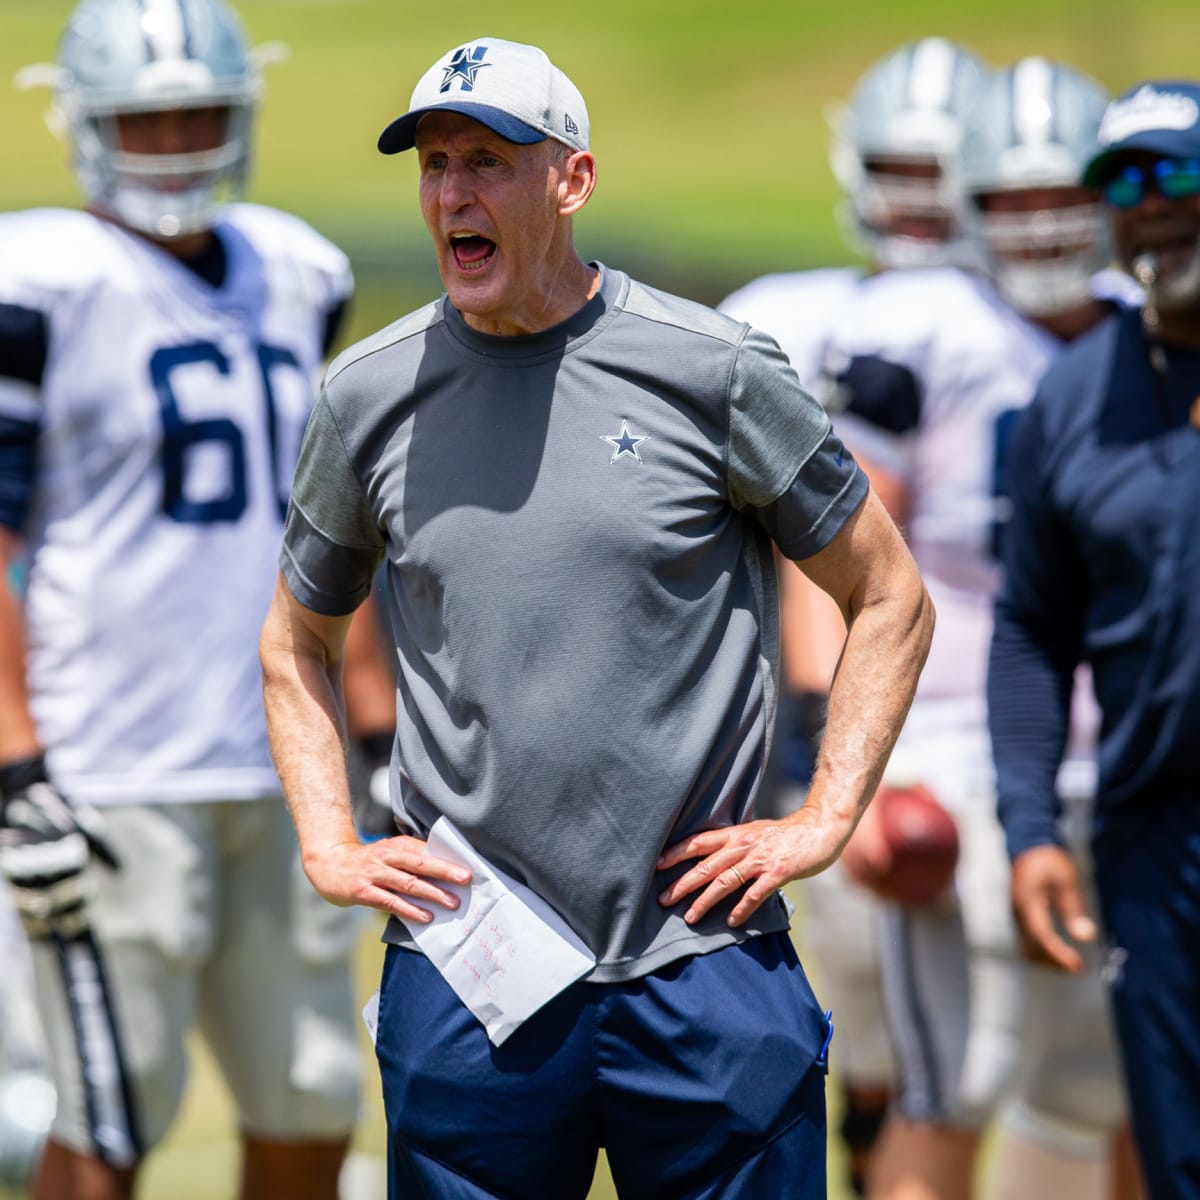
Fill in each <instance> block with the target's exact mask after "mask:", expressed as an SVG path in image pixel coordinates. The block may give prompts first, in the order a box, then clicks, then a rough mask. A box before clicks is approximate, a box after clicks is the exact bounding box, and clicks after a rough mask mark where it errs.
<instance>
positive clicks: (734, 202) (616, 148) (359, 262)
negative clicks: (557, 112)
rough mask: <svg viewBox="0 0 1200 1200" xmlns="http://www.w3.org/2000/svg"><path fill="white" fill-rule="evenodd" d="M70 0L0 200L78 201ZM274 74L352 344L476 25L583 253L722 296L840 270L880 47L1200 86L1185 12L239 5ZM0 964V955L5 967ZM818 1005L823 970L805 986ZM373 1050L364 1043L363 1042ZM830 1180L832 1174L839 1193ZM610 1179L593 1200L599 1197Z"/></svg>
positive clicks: (186, 1129)
mask: <svg viewBox="0 0 1200 1200" xmlns="http://www.w3.org/2000/svg"><path fill="white" fill-rule="evenodd" d="M72 7H73V5H72V3H71V2H70V0H0V114H2V115H3V121H2V127H3V148H2V149H0V210H6V209H16V208H26V207H32V206H41V205H65V206H73V205H75V204H76V203H77V192H76V189H75V185H74V180H73V177H72V175H71V173H70V170H69V165H68V161H67V149H66V144H65V143H64V142H61V141H58V140H56V139H55V138H53V137H52V136H51V135H50V133H49V132H48V130H47V128H46V126H45V124H44V122H43V120H42V117H43V114H44V113H45V111H46V108H47V107H48V95H47V93H45V92H44V91H34V92H24V93H18V92H16V91H15V90H13V89H11V88H10V87H9V85H8V81H9V80H11V78H12V76H13V74H14V72H15V71H16V70H17V69H18V68H19V67H21V66H24V65H26V64H28V63H32V62H47V61H50V60H52V59H53V58H54V55H55V50H56V44H57V38H58V34H59V31H60V30H61V28H62V25H63V23H64V22H65V19H66V17H67V15H68V13H69V12H70V10H71V8H72ZM238 7H239V11H240V12H241V14H242V17H243V19H244V21H245V23H246V25H247V27H248V29H249V31H250V34H251V37H252V40H253V41H254V42H255V43H262V42H268V41H280V42H283V43H285V44H286V45H287V47H288V48H289V51H290V56H289V58H288V59H287V61H285V62H282V63H280V64H279V65H276V66H274V67H271V68H270V69H269V70H268V75H267V82H268V91H267V96H266V99H265V102H264V106H263V110H262V113H261V116H260V120H259V124H258V135H257V153H256V157H255V169H254V172H253V175H252V179H251V187H250V192H249V197H250V198H251V199H254V200H257V201H260V202H263V203H266V204H273V205H277V206H279V207H282V208H286V209H289V210H292V211H294V212H296V213H298V214H300V215H301V216H303V217H305V218H306V219H307V220H309V221H310V222H311V223H312V224H313V225H315V226H316V227H317V228H318V229H319V230H321V231H322V232H323V233H325V234H326V235H327V236H329V237H330V238H332V239H333V240H334V241H336V242H338V243H339V244H340V245H341V246H342V247H343V248H344V249H345V250H346V251H347V253H348V254H349V255H350V257H351V259H352V260H353V263H354V267H355V271H356V275H357V278H358V283H359V293H358V301H357V304H356V307H355V308H354V310H353V314H352V320H351V323H350V328H349V331H348V335H347V337H348V340H354V339H357V338H358V337H361V336H363V335H365V334H366V333H368V332H370V331H371V330H373V329H375V328H377V327H379V326H380V325H383V324H386V323H387V322H389V321H391V320H393V319H394V318H395V317H397V316H400V315H401V314H403V313H404V312H407V311H408V310H409V309H411V308H414V307H416V306H417V305H419V304H423V303H425V302H426V301H428V300H429V299H431V298H432V297H434V296H435V295H437V294H438V292H440V290H441V288H440V285H439V283H438V279H437V275H436V271H435V267H434V261H433V255H432V252H431V250H430V249H429V247H428V245H427V239H426V236H425V233H424V230H423V227H422V226H421V224H420V220H419V216H418V213H417V206H416V166H415V162H414V161H413V157H412V156H411V155H400V156H398V157H395V158H385V157H383V156H381V155H379V154H377V153H376V151H375V148H374V146H375V139H376V137H377V136H378V133H379V131H380V130H381V129H382V128H383V126H384V125H385V124H386V123H387V122H388V121H389V120H390V119H391V118H392V117H393V116H395V115H396V114H398V113H400V112H402V111H404V110H405V109H406V108H407V101H408V97H409V94H410V92H411V89H412V86H413V84H414V83H415V81H416V79H417V78H418V76H419V75H420V74H421V73H422V72H423V71H424V70H425V69H426V68H427V67H428V66H429V64H430V63H432V62H433V61H434V59H436V58H437V57H439V56H440V55H441V54H442V53H443V52H445V51H446V50H448V49H450V48H451V47H453V46H455V45H457V44H459V43H462V42H466V41H469V40H471V39H472V38H475V37H479V36H482V35H492V36H499V37H506V38H510V39H514V40H517V41H529V42H535V43H537V44H539V45H541V46H542V47H543V48H544V49H546V51H547V52H548V53H549V55H550V57H551V58H552V59H553V60H554V61H555V63H556V64H557V65H558V66H560V67H562V68H563V69H564V70H565V71H566V72H567V74H568V75H570V76H571V78H572V79H573V80H574V81H575V83H576V84H577V85H578V86H579V88H580V89H581V91H582V92H583V94H584V96H585V98H586V100H587V102H588V107H589V110H590V114H591V123H592V147H593V150H594V151H595V154H596V156H597V160H598V165H599V186H598V188H597V191H596V194H595V195H594V197H593V198H592V200H591V202H590V203H589V205H588V207H587V209H586V210H585V212H584V213H583V214H582V216H581V217H580V218H579V220H578V222H577V238H578V242H579V245H580V248H581V250H582V252H583V253H584V255H585V256H586V257H588V258H598V259H601V260H603V261H605V262H608V263H610V264H612V265H613V266H616V267H619V268H621V269H623V270H626V271H629V272H630V273H631V274H634V275H636V276H638V277H640V278H641V279H643V280H644V281H646V282H648V283H651V284H654V285H656V286H659V287H664V288H667V289H669V290H671V291H675V292H678V293H681V294H684V295H688V296H691V297H693V298H695V299H698V300H701V301H705V302H708V303H713V304H715V303H716V302H718V301H719V300H720V299H721V298H722V297H724V296H725V295H727V294H728V293H729V292H730V291H732V290H733V289H734V288H735V287H738V286H740V285H741V284H743V283H745V282H746V281H748V280H749V279H751V278H753V277H755V276H757V275H760V274H763V273H766V272H769V271H778V270H795V269H803V268H806V267H814V266H825V265H831V264H836V263H844V262H847V261H850V260H852V258H853V255H852V253H851V251H850V250H849V249H848V248H847V247H846V245H845V244H844V242H843V240H842V238H841V234H840V231H839V224H838V221H837V217H836V215H835V209H836V203H837V191H836V187H835V185H834V182H833V178H832V176H831V174H830V171H829V167H828V162H827V158H826V146H827V142H828V133H829V125H828V114H829V112H830V110H831V108H833V107H834V106H836V105H837V104H838V103H839V102H840V101H842V100H844V99H845V98H846V97H847V96H848V94H849V92H850V90H851V89H852V87H853V85H854V83H855V81H856V79H857V78H858V76H859V75H860V74H861V73H862V71H863V70H865V68H866V67H867V66H869V65H870V64H871V63H872V62H873V61H874V60H875V59H876V58H878V57H880V56H881V55H883V54H885V53H887V52H888V51H890V50H892V49H893V48H895V47H896V46H897V45H899V44H900V43H901V42H904V41H907V40H909V39H912V38H915V37H920V36H924V35H928V34H941V35H943V36H946V37H950V38H953V39H955V40H957V41H960V42H962V43H963V44H964V45H966V46H968V47H969V48H970V49H972V50H974V51H975V52H976V53H977V54H979V55H980V56H981V57H983V58H984V59H986V60H987V61H989V62H990V63H992V64H993V65H996V66H1000V65H1004V64H1006V63H1008V62H1010V61H1012V60H1013V59H1016V58H1018V57H1021V56H1024V55H1028V54H1035V53H1036V54H1044V55H1047V56H1050V57H1053V58H1058V59H1062V60H1065V61H1067V62H1069V63H1071V64H1072V65H1074V66H1076V67H1078V68H1080V69H1082V70H1084V71H1086V72H1087V73H1089V74H1091V75H1092V76H1093V77H1094V78H1095V79H1096V80H1097V81H1098V82H1099V83H1101V84H1103V85H1104V86H1106V87H1107V88H1109V89H1110V91H1119V90H1121V89H1123V88H1124V87H1126V86H1127V85H1128V84H1130V83H1132V82H1134V81H1135V80H1137V79H1139V78H1143V77H1147V76H1158V77H1171V76H1190V77H1195V76H1197V75H1200V5H1197V4H1196V3H1195V0H1005V3H1003V4H1000V3H996V2H995V0H976V3H975V4H972V5H966V4H963V3H951V2H949V0H905V2H904V3H903V4H900V3H896V2H895V0H890V2H889V0H856V2H855V3H846V2H845V0H791V2H789V0H606V2H605V3H604V4H595V5H582V4H577V3H574V4H572V3H558V4H550V3H547V2H546V0H506V2H505V3H504V4H502V5H495V4H492V3H487V4H485V3H483V2H481V0H454V2H453V3H439V2H437V0H435V2H434V3H417V2H416V0H241V2H240V4H239V5H238ZM378 932H379V924H378V923H377V922H376V921H375V920H374V918H373V917H370V916H367V917H365V918H364V932H363V938H362V943H361V947H360V952H359V984H360V990H361V1000H362V1001H363V1002H365V1001H366V999H367V997H368V995H369V994H370V992H371V990H372V989H373V988H374V983H375V979H376V977H377V975H378V969H379V961H380V947H379V945H378ZM2 969H3V964H0V970H2ZM814 982H815V983H816V986H817V989H818V994H819V991H820V984H819V976H818V978H817V979H815V980H814ZM364 1054H365V1055H366V1054H369V1047H368V1046H367V1045H366V1039H365V1033H364ZM377 1078H378V1077H377V1075H376V1074H375V1072H374V1068H373V1066H369V1067H368V1071H367V1081H368V1093H367V1097H366V1108H365V1114H364V1122H363V1126H362V1130H361V1132H360V1135H359V1139H358V1147H357V1148H358V1150H359V1153H360V1159H359V1161H358V1163H357V1165H356V1169H357V1170H358V1172H359V1184H358V1186H357V1187H356V1189H355V1196H356V1197H357V1196H359V1195H361V1196H364V1197H366V1196H378V1197H382V1195H383V1190H382V1182H381V1176H380V1175H379V1170H380V1161H381V1160H380V1159H379V1158H378V1156H379V1155H380V1154H381V1152H382V1145H383V1123H382V1115H381V1110H380V1105H379V1101H378V1097H377V1094H376V1093H377ZM229 1134H230V1130H229V1128H228V1113H227V1110H226V1108H225V1100H224V1097H223V1095H222V1092H221V1087H220V1085H219V1084H218V1083H217V1082H216V1079H215V1076H214V1074H213V1072H212V1070H211V1067H210V1065H209V1064H208V1062H207V1060H206V1059H204V1058H203V1057H201V1059H200V1061H199V1069H198V1070H197V1072H196V1074H195V1076H194V1078H193V1081H192V1086H191V1088H190V1091H189V1094H188V1100H187V1104H186V1108H185V1111H184V1114H183V1116H182V1118H181V1120H180V1122H179V1124H178V1126H177V1128H176V1130H175V1131H174V1133H173V1134H172V1136H171V1139H170V1140H169V1142H168V1143H167V1145H166V1146H165V1147H164V1148H163V1149H162V1151H160V1153H159V1154H158V1155H156V1156H155V1158H154V1159H152V1160H151V1165H150V1168H149V1169H148V1171H147V1176H146V1180H145V1186H144V1188H143V1191H142V1200H222V1198H224V1197H229V1196H232V1195H233V1194H234V1183H233V1180H234V1178H235V1169H236V1164H235V1162H234V1154H235V1146H234V1141H233V1139H232V1138H231V1137H230V1136H229ZM840 1178H841V1172H840V1169H839V1168H838V1164H837V1163H836V1162H834V1163H831V1195H832V1196H834V1197H840V1196H842V1194H843V1193H841V1192H840V1191H839V1186H840ZM612 1195H613V1193H612V1190H611V1185H610V1184H609V1183H608V1182H607V1179H606V1178H605V1176H604V1172H603V1171H602V1172H601V1174H600V1175H599V1176H598V1177H597V1183H596V1187H595V1189H594V1192H593V1197H594V1200H602V1198H607V1197H611V1196H612Z"/></svg>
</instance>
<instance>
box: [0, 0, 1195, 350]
mask: <svg viewBox="0 0 1200 1200" xmlns="http://www.w3.org/2000/svg"><path fill="white" fill-rule="evenodd" d="M71 8H72V4H71V3H70V0H0V112H2V113H3V116H4V120H3V129H4V145H3V150H2V151H0V209H7V208H24V207H28V206H32V205H44V204H64V205H72V204H74V203H75V202H76V195H77V193H76V191H75V187H74V181H73V179H72V177H71V174H70V171H69V169H68V164H67V157H66V147H65V144H64V143H62V142H59V141H57V140H55V139H54V138H53V137H51V136H50V134H49V132H48V131H47V130H46V127H45V125H44V123H43V121H42V114H43V113H44V112H45V109H46V107H47V93H46V92H45V91H44V90H39V91H34V92H24V93H18V92H15V91H13V90H12V89H11V88H10V87H9V86H8V81H9V80H11V78H12V75H13V72H14V71H16V69H17V68H18V67H21V66H23V65H25V64H26V63H30V62H37V61H48V60H50V59H52V58H53V57H54V53H55V47H56V42H57V37H58V33H59V30H60V29H61V27H62V24H63V22H64V20H65V18H66V16H67V14H68V13H69V12H70V10H71ZM239 10H240V12H241V14H242V16H243V18H244V20H245V23H246V25H247V26H248V28H249V31H250V34H251V36H252V39H253V40H254V41H255V42H256V43H261V42H266V41H275V40H278V41H281V42H284V43H286V45H287V46H288V47H289V49H290V52H291V53H290V58H289V59H288V61H287V62H284V63H281V64H279V65H277V66H274V67H271V68H269V70H268V73H267V83H268V92H267V96H266V100H265V103H264V106H263V110H262V114H261V118H260V121H259V126H258V139H257V145H258V149H257V155H256V160H255V163H256V165H255V170H254V173H253V176H252V180H251V190H250V195H251V197H252V198H253V199H255V200H259V201H262V202H263V203H267V204H275V205H279V206H281V207H284V208H290V209H293V210H295V211H296V212H298V213H299V214H301V215H302V216H304V217H306V218H307V219H308V220H309V221H311V222H312V223H313V224H314V225H316V226H317V228H318V229H320V230H321V231H322V232H323V233H325V234H326V235H328V236H329V237H331V238H333V239H334V240H335V241H337V242H338V243H339V244H340V245H342V246H343V247H344V248H345V249H346V251H347V252H348V253H349V254H350V256H351V258H352V259H353V260H354V265H355V268H356V271H357V274H358V279H359V284H360V301H359V304H358V307H357V309H356V312H355V316H354V321H353V324H352V326H351V329H350V336H351V337H352V338H354V337H357V336H360V335H361V334H363V333H366V332H368V331H370V330H371V329H373V328H376V327H377V326H379V325H381V324H385V323H387V322H388V321H390V320H391V319H393V317H395V316H398V315H400V314H402V313H403V312H406V311H407V310H408V309H410V308H412V307H415V306H416V305H417V304H420V303H424V302H425V301H426V300H428V299H430V298H431V297H432V296H434V295H436V294H437V293H438V292H439V291H440V287H439V284H438V281H437V276H436V272H435V270H434V264H433V257H432V253H431V251H430V250H429V249H428V247H427V245H426V238H425V234H424V230H423V228H422V227H421V226H420V223H419V218H418V215H417V206H416V168H415V163H414V162H413V160H412V156H406V155H400V156H397V157H394V158H385V157H383V156H382V155H379V154H377V153H376V151H375V148H374V147H375V139H376V137H377V136H378V134H379V131H380V130H381V129H382V128H383V126H384V125H385V124H386V123H387V122H388V121H389V120H390V119H391V118H392V117H393V116H395V115H397V114H398V113H400V112H403V111H404V110H405V109H406V108H407V101H408V97H409V94H410V92H411V90H412V86H413V84H414V83H415V82H416V80H417V78H418V76H419V75H420V74H421V73H422V72H423V71H424V70H425V68H426V67H428V66H429V64H430V63H432V62H433V61H434V59H436V58H437V57H439V56H440V55H441V54H442V53H443V52H445V51H446V50H448V49H450V48H451V47H452V46H454V45H455V44H457V43H459V42H464V41H469V40H470V39H471V38H473V37H478V36H482V35H491V36H499V37H507V38H511V39H514V40H517V41H531V42H536V43H538V44H540V45H541V46H543V47H544V48H545V49H546V50H547V51H548V53H549V54H550V57H551V58H552V59H553V60H554V61H555V62H556V64H557V65H558V66H560V67H562V68H563V69H564V70H565V71H566V72H567V74H568V75H570V76H571V78H572V79H573V80H574V81H575V83H576V84H577V85H578V86H579V88H580V90H581V91H582V92H583V94H584V97H585V98H586V100H587V103H588V107H589V110H590V113H591V120H592V145H593V149H594V150H595V153H596V156H597V159H598V164H599V187H598V189H597V191H596V194H595V195H594V196H593V198H592V200H591V202H590V203H589V205H588V207H587V209H586V210H585V211H584V213H583V214H582V216H581V217H580V218H579V221H578V226H577V228H578V240H579V243H580V246H581V249H582V250H583V252H584V253H585V255H587V256H588V257H591V258H599V259H602V260H604V261H607V262H609V263H611V264H613V265H614V266H619V267H620V268H622V269H624V270H627V271H630V272H631V273H633V274H635V275H638V276H639V277H641V278H642V279H644V280H645V281H646V282H648V283H652V284H655V285H657V286H662V287H666V288H669V289H672V290H675V291H677V292H681V293H683V294H685V295H689V296H691V297H693V298H695V299H699V300H703V301H707V302H710V303H715V302H716V301H718V300H720V299H721V298H722V297H723V296H724V295H726V294H727V293H728V292H729V291H731V290H732V289H733V288H734V287H736V286H738V285H739V284H741V283H744V282H745V281H747V280H748V279H750V278H752V277H753V276H755V275H758V274H762V273H763V272H766V271H771V270H781V269H787V268H802V267H806V266H821V265H829V264H833V263H837V262H844V261H846V260H847V258H848V257H849V255H850V252H849V250H847V248H846V247H845V245H844V243H843V242H842V239H841V237H840V234H839V228H838V224H837V220H836V218H835V214H834V209H835V203H836V189H835V186H834V182H833V179H832V176H831V174H830V171H829V167H828V163H827V159H826V144H827V141H828V122H827V112H828V109H829V108H830V106H832V105H836V104H837V103H838V102H839V101H841V100H843V99H844V98H845V97H846V96H847V95H848V93H849V91H850V89H851V88H852V86H853V84H854V82H855V80H856V79H857V77H858V76H859V74H861V72H862V71H863V70H864V69H865V68H866V67H867V66H868V65H869V64H870V63H871V62H872V61H873V60H874V59H876V58H877V57H879V56H880V55H882V54H884V53H886V52H887V51H889V50H891V49H893V48H894V47H895V46H896V45H898V44H899V43H900V42H902V41H906V40H908V39H910V38H913V37H919V36H923V35H926V34H942V35H944V36H947V37H950V38H954V39H956V40H959V41H961V42H963V43H965V44H966V45H967V46H969V47H970V48H971V49H973V50H974V51H975V52H976V53H977V54H979V55H981V56H982V57H983V58H985V59H986V60H988V61H990V62H992V63H993V64H995V65H1003V64H1005V63H1007V62H1009V61H1011V60H1012V59H1015V58H1018V57H1020V56H1023V55H1027V54H1034V53H1038V54H1046V55H1049V56H1051V57H1058V58H1062V59H1065V60H1066V61H1068V62H1070V63H1072V64H1073V65H1075V66H1077V67H1079V68H1080V69H1082V70H1084V71H1087V72H1088V73H1090V74H1091V75H1093V76H1094V77H1095V78H1096V80H1097V81H1098V82H1100V83H1101V84H1103V85H1105V86H1106V87H1108V88H1110V89H1112V90H1120V89H1122V88H1123V87H1125V86H1126V85H1127V84H1129V83H1131V82H1133V81H1134V80H1136V79H1138V78H1140V77H1142V76H1145V75H1159V76H1169V75H1173V74H1179V75H1194V74H1197V73H1200V6H1197V5H1196V4H1195V3H1194V0H1005V3H1003V4H1001V3H997V2H996V0H977V2H976V3H975V4H971V5H967V4H961V3H951V2H949V0H905V2H904V3H903V4H900V3H896V2H895V0H856V2H855V3H852V4H851V3H846V2H845V0H606V2H605V3H604V4H594V5H583V4H578V3H557V4H553V3H549V2H547V0H506V2H505V3H504V4H501V5H496V4H490V3H484V2H482V0H454V3H437V2H434V3H418V2H416V0H242V2H241V3H240V5H239Z"/></svg>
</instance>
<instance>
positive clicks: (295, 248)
mask: <svg viewBox="0 0 1200 1200" xmlns="http://www.w3.org/2000/svg"><path fill="white" fill-rule="evenodd" d="M221 221H222V222H228V223H229V224H230V225H232V226H233V227H234V228H235V229H236V230H237V231H238V232H239V233H240V234H241V235H242V236H243V237H245V238H246V239H247V241H249V242H250V244H251V245H252V246H253V247H254V248H255V250H256V251H257V252H258V253H259V254H260V255H262V257H263V258H264V259H266V260H268V261H269V260H273V259H281V258H284V259H287V260H289V261H290V262H291V263H293V264H297V265H299V266H301V267H304V268H307V269H309V270H311V271H314V272H316V273H318V274H320V275H322V276H324V277H326V278H327V279H328V280H330V281H331V283H332V284H333V286H334V289H335V291H339V290H340V292H341V293H342V294H343V295H345V294H348V293H349V291H350V289H351V286H352V275H351V271H350V259H349V258H348V257H347V255H346V253H345V251H344V250H342V249H341V247H340V246H336V245H334V243H333V242H331V241H330V240H329V239H328V238H327V237H325V236H324V234H320V233H318V232H317V231H316V230H315V229H314V228H313V227H312V226H311V225H310V224H309V223H308V222H307V221H305V220H304V219H303V218H302V217H298V216H296V215H295V213H290V212H284V211H283V210H282V209H279V208H270V207H268V206H267V205H264V204H245V203H241V204H231V205H229V207H228V208H226V209H225V210H224V212H223V213H222V215H221Z"/></svg>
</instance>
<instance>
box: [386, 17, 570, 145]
mask: <svg viewBox="0 0 1200 1200" xmlns="http://www.w3.org/2000/svg"><path fill="white" fill-rule="evenodd" d="M485 68H486V69H485ZM432 112H453V113H460V114H461V115H462V116H464V117H470V118H471V119H472V120H475V121H478V122H479V123H480V124H481V125H486V126H487V127H488V128H489V129H490V130H491V131H492V132H493V133H498V134H499V135H500V136H501V137H502V138H505V139H506V140H507V141H510V142H513V143H515V144H516V145H518V146H531V145H535V144H536V143H538V142H544V141H545V140H546V139H547V138H554V140H555V141H558V142H562V143H563V145H565V146H568V147H569V148H570V149H572V150H584V151H585V150H587V148H588V113H587V106H586V105H585V104H584V102H583V97H582V96H581V95H580V94H579V89H578V88H577V87H576V86H575V85H574V84H573V83H572V82H571V81H570V80H569V79H568V78H567V77H566V76H565V75H564V74H563V73H562V71H560V70H559V69H558V68H557V67H556V66H555V65H554V64H553V63H552V62H551V61H550V59H549V58H547V57H546V52H545V51H544V50H541V49H539V48H538V47H537V46H527V45H524V44H523V43H521V42H507V41H505V40H504V39H503V38H473V39H472V40H471V41H469V42H467V43H466V44H462V43H460V44H459V45H458V46H456V47H455V48H454V49H453V50H447V51H446V53H445V54H443V55H442V57H441V58H439V59H438V60H437V62H435V63H434V64H433V66H431V67H430V68H429V69H428V70H427V71H426V72H425V74H424V75H422V76H421V78H420V79H419V80H418V81H417V86H416V87H415V88H414V89H413V93H412V98H411V99H410V100H409V104H408V112H406V113H404V114H403V115H402V116H399V117H397V118H396V119H395V120H394V121H393V122H392V123H391V124H390V125H389V126H388V127H387V128H386V129H385V130H384V131H383V133H381V134H380V135H379V149H380V150H381V151H382V152H383V153H384V154H397V153H399V152H400V151H401V150H411V149H412V148H413V147H414V146H415V145H416V135H417V126H418V125H419V124H420V122H421V118H422V117H424V116H425V115H426V114H427V113H432Z"/></svg>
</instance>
